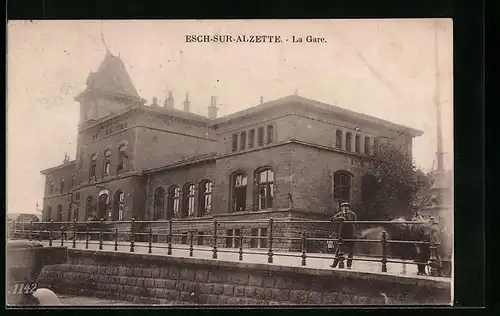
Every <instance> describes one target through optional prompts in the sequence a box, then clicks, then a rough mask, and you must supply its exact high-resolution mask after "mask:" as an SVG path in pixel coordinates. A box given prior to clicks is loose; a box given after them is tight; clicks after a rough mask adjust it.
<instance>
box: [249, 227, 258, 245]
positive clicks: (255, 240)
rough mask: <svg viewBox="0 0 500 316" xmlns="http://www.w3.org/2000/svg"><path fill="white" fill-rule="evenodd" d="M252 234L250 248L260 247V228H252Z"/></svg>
mask: <svg viewBox="0 0 500 316" xmlns="http://www.w3.org/2000/svg"><path fill="white" fill-rule="evenodd" d="M250 235H251V236H252V238H251V239H250V248H258V247H259V229H258V228H252V229H251V230H250Z"/></svg>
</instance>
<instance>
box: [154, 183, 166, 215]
mask: <svg viewBox="0 0 500 316" xmlns="http://www.w3.org/2000/svg"><path fill="white" fill-rule="evenodd" d="M164 210H165V189H163V188H162V187H159V188H158V189H156V191H155V200H154V209H153V220H154V221H156V220H159V219H162V218H163V217H164Z"/></svg>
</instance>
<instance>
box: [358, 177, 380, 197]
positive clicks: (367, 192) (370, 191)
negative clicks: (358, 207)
mask: <svg viewBox="0 0 500 316" xmlns="http://www.w3.org/2000/svg"><path fill="white" fill-rule="evenodd" d="M376 188H377V178H376V177H375V176H373V175H371V174H367V175H365V176H363V181H362V183H361V200H362V201H363V202H369V201H371V200H372V198H373V196H374V193H375V190H376Z"/></svg>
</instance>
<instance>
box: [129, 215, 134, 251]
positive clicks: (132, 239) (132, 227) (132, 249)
mask: <svg viewBox="0 0 500 316" xmlns="http://www.w3.org/2000/svg"><path fill="white" fill-rule="evenodd" d="M134 224H135V218H133V217H132V222H131V223H130V252H134V242H135V240H134V239H135V236H134V226H135V225H134Z"/></svg>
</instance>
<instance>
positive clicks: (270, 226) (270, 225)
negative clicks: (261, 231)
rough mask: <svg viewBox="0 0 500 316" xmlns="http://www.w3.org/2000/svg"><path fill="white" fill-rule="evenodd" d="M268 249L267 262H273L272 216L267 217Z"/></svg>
mask: <svg viewBox="0 0 500 316" xmlns="http://www.w3.org/2000/svg"><path fill="white" fill-rule="evenodd" d="M267 242H268V244H269V250H268V251H267V262H268V263H273V218H272V217H271V218H270V219H269V239H268V241H267Z"/></svg>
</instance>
